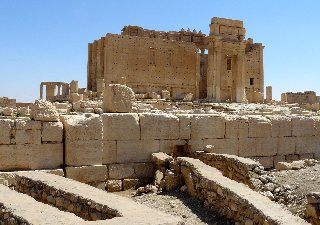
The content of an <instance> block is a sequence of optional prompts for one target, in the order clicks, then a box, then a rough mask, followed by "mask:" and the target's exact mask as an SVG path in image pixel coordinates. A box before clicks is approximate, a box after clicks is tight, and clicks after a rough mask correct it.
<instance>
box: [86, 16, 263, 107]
mask: <svg viewBox="0 0 320 225" xmlns="http://www.w3.org/2000/svg"><path fill="white" fill-rule="evenodd" d="M209 26H210V34H209V35H208V36H207V35H205V34H202V33H201V31H199V32H196V31H195V30H194V31H190V30H189V29H188V30H187V31H185V30H183V29H182V30H181V31H179V32H176V31H170V32H162V31H154V30H146V29H143V28H141V27H138V26H125V27H124V28H123V29H122V33H121V34H120V35H119V34H107V35H106V36H105V37H102V38H100V39H99V40H96V41H94V42H93V43H89V46H88V48H89V49H88V82H87V89H88V90H91V91H93V92H97V91H98V92H99V90H100V89H102V88H103V82H105V84H106V85H108V84H111V83H126V85H128V86H129V87H131V88H132V89H133V91H134V92H135V93H137V94H145V93H148V92H156V93H158V94H161V91H163V90H168V91H170V94H171V97H172V99H174V100H175V99H177V100H179V99H183V98H184V96H185V95H186V94H190V93H191V94H192V95H193V99H208V100H212V101H215V102H244V101H248V102H263V92H264V74H263V48H264V46H263V45H262V44H261V43H253V40H252V39H251V38H249V39H245V32H246V31H245V28H244V27H243V22H242V21H239V20H231V19H223V18H216V17H214V18H212V20H211V24H210V25H209Z"/></svg>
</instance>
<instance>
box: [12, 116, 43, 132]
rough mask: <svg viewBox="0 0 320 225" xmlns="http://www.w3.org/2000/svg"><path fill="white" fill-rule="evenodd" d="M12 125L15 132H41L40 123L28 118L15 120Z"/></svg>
mask: <svg viewBox="0 0 320 225" xmlns="http://www.w3.org/2000/svg"><path fill="white" fill-rule="evenodd" d="M14 124H15V129H16V130H41V121H34V120H30V119H29V118H24V119H16V120H15V121H14Z"/></svg>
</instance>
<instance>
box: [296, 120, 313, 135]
mask: <svg viewBox="0 0 320 225" xmlns="http://www.w3.org/2000/svg"><path fill="white" fill-rule="evenodd" d="M291 121H292V136H295V137H309V136H313V135H315V133H316V130H315V128H314V120H313V118H311V117H292V118H291Z"/></svg>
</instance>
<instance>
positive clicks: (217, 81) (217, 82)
mask: <svg viewBox="0 0 320 225" xmlns="http://www.w3.org/2000/svg"><path fill="white" fill-rule="evenodd" d="M214 58H215V60H214V61H215V64H214V65H215V68H214V71H215V72H214V85H215V91H216V94H215V95H216V96H215V98H216V101H217V102H220V101H221V95H220V94H221V92H220V91H221V90H220V88H221V48H220V47H218V48H216V51H215V57H214Z"/></svg>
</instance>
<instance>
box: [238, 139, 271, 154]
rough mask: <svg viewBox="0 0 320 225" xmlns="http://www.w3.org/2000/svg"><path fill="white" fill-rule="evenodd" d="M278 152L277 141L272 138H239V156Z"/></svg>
mask: <svg viewBox="0 0 320 225" xmlns="http://www.w3.org/2000/svg"><path fill="white" fill-rule="evenodd" d="M276 154H277V146H276V143H274V142H273V140H272V138H241V139H239V156H242V157H256V156H274V155H276Z"/></svg>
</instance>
